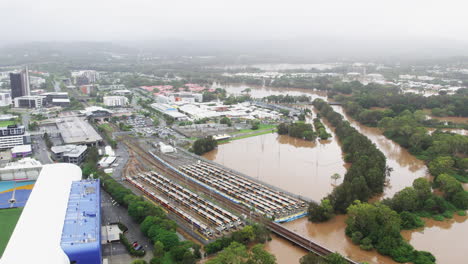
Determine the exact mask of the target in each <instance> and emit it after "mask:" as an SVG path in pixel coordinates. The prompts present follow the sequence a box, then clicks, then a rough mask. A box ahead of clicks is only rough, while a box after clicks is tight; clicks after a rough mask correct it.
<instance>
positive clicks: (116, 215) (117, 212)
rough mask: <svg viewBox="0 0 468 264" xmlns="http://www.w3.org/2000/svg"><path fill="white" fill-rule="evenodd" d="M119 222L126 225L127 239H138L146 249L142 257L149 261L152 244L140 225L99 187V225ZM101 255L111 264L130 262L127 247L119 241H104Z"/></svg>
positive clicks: (131, 240)
mask: <svg viewBox="0 0 468 264" xmlns="http://www.w3.org/2000/svg"><path fill="white" fill-rule="evenodd" d="M117 222H121V223H123V224H124V225H126V226H127V227H128V231H127V233H125V235H126V236H127V238H128V241H130V242H133V241H138V243H139V244H140V245H142V246H143V247H144V249H145V250H146V252H147V253H146V255H145V257H144V259H145V260H146V261H149V260H150V259H151V258H152V256H153V254H152V252H153V245H152V244H151V242H150V241H149V239H148V238H146V237H145V236H144V235H143V233H142V232H141V231H140V226H139V225H138V224H137V223H136V222H135V221H133V219H132V218H130V216H129V215H128V213H127V209H126V208H125V207H123V206H120V205H119V204H117V203H116V202H115V201H114V200H113V199H112V197H111V196H110V195H109V194H108V193H106V192H105V191H104V190H103V189H102V188H101V225H102V226H105V225H108V224H109V223H117ZM102 256H103V258H108V259H109V260H110V261H109V263H111V264H117V263H126V264H127V263H130V262H131V261H132V258H131V257H130V255H128V253H127V249H126V248H125V246H124V245H123V244H121V243H120V242H113V243H104V244H103V245H102Z"/></svg>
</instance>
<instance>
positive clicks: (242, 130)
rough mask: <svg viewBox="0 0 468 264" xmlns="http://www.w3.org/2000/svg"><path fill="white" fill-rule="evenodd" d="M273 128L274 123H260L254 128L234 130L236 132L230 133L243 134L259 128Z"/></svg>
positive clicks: (274, 126)
mask: <svg viewBox="0 0 468 264" xmlns="http://www.w3.org/2000/svg"><path fill="white" fill-rule="evenodd" d="M273 128H276V125H266V124H260V125H259V126H258V129H256V130H253V129H241V130H239V131H236V132H234V133H231V134H244V133H250V132H254V131H260V130H266V129H273Z"/></svg>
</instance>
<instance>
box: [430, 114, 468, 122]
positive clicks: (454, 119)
mask: <svg viewBox="0 0 468 264" xmlns="http://www.w3.org/2000/svg"><path fill="white" fill-rule="evenodd" d="M431 118H433V119H437V120H439V121H445V122H453V123H459V124H468V117H456V116H444V117H438V116H431Z"/></svg>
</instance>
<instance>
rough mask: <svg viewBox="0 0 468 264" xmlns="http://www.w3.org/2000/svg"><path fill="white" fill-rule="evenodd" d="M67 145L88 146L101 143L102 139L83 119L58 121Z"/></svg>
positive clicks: (69, 118) (72, 118)
mask: <svg viewBox="0 0 468 264" xmlns="http://www.w3.org/2000/svg"><path fill="white" fill-rule="evenodd" d="M57 127H58V129H59V130H60V134H61V135H62V138H63V141H64V143H65V144H88V143H95V142H97V141H101V140H102V137H101V136H100V135H99V134H98V133H97V132H96V130H94V128H93V127H92V126H91V125H90V124H89V123H88V122H87V121H86V120H85V119H84V118H81V117H77V116H74V117H66V118H61V119H60V120H57Z"/></svg>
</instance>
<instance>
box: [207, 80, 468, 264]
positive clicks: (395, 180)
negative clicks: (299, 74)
mask: <svg viewBox="0 0 468 264" xmlns="http://www.w3.org/2000/svg"><path fill="white" fill-rule="evenodd" d="M223 88H225V89H226V90H227V91H228V93H234V94H239V93H240V92H241V91H242V90H244V89H245V88H248V87H247V86H225V87H223ZM286 93H288V94H291V95H301V94H307V95H310V96H312V97H313V98H317V97H320V98H324V95H323V94H316V93H314V92H313V91H310V90H302V89H279V88H265V87H262V88H252V91H251V92H250V94H251V95H252V96H253V97H264V96H268V95H271V94H286ZM334 109H335V111H337V112H339V113H341V114H344V113H343V111H342V109H341V107H339V106H336V107H334ZM345 117H346V115H345ZM346 118H347V119H348V120H349V121H350V123H351V124H352V125H353V126H354V127H355V128H356V129H358V130H359V131H360V132H361V133H363V134H364V135H366V136H367V137H369V139H370V140H371V141H372V142H374V143H375V144H376V145H377V147H378V148H379V149H380V150H381V151H382V152H383V153H384V155H385V156H386V157H387V164H388V166H390V167H391V168H392V169H393V171H392V173H391V177H390V179H389V180H388V184H387V186H386V187H385V190H384V194H382V195H381V196H380V197H377V198H382V197H391V196H393V194H394V193H395V192H397V191H399V190H401V189H403V188H404V187H406V186H410V185H411V184H412V182H413V180H414V179H416V178H418V177H429V175H428V173H427V168H426V166H425V164H424V163H423V162H422V161H420V160H418V159H416V158H415V157H414V156H412V155H411V154H410V153H409V152H408V151H406V150H405V149H403V148H401V147H400V146H399V145H398V144H396V143H394V142H392V141H391V140H388V139H387V138H385V137H384V136H383V135H382V133H381V132H380V131H379V130H378V129H377V128H371V127H366V126H363V125H361V124H359V123H357V122H356V121H353V120H351V119H349V118H348V117H346ZM325 125H326V124H325ZM327 129H328V130H330V128H329V127H327ZM205 158H207V159H210V160H213V161H216V162H218V163H220V164H223V165H225V166H227V167H231V168H233V169H235V170H238V171H240V172H243V173H245V174H247V175H250V176H251V177H254V178H257V179H259V180H261V181H263V182H266V183H269V184H271V185H274V186H278V187H280V188H282V189H284V190H286V191H289V192H292V193H296V194H298V195H301V196H303V197H308V198H311V199H313V200H316V201H319V200H320V199H321V198H323V197H324V196H325V195H327V194H328V193H329V192H331V191H332V190H333V188H334V184H335V182H334V181H333V180H332V179H331V178H330V176H331V175H332V174H333V173H339V174H340V175H342V176H343V175H344V173H345V172H346V167H345V166H346V164H345V163H344V161H343V157H342V152H341V149H340V145H339V142H338V141H337V138H336V137H335V136H334V135H333V137H332V138H331V139H330V140H327V141H318V140H317V141H316V142H307V141H304V140H300V139H295V138H291V137H288V136H280V135H277V134H265V135H261V136H257V137H251V138H246V139H241V140H235V141H232V142H230V143H227V144H222V145H220V146H218V149H216V150H214V151H212V152H209V153H206V154H205ZM340 181H342V179H340V180H338V181H337V182H336V184H339V183H340ZM345 218H346V216H337V217H335V218H334V219H333V220H331V221H329V222H326V223H321V224H314V223H311V222H308V221H307V219H306V218H302V219H299V220H296V221H293V222H290V223H285V224H284V225H285V226H286V227H288V228H289V229H291V230H294V231H296V232H298V233H300V234H301V235H303V236H306V237H309V238H311V239H312V240H314V241H316V242H318V243H319V244H321V245H323V246H325V247H327V248H329V249H330V250H332V251H337V252H339V253H341V254H343V255H346V256H348V257H350V258H351V259H353V260H356V261H367V262H369V263H382V264H394V263H396V262H394V261H393V260H391V259H389V258H387V257H383V256H381V255H379V254H378V253H376V252H375V251H370V252H368V251H363V250H360V249H359V247H358V246H355V245H353V244H352V243H351V242H350V240H349V239H348V238H347V237H346V236H345V233H344V229H345V222H344V221H345ZM465 220H466V217H455V218H454V219H453V220H450V221H446V222H435V221H432V220H430V221H429V222H428V227H426V228H425V229H423V230H422V231H421V230H417V231H405V232H404V233H403V235H404V237H405V238H406V239H408V240H409V241H410V243H411V244H412V245H413V246H414V247H415V248H417V249H420V250H429V251H430V252H432V253H433V254H434V255H435V256H436V258H437V259H438V263H464V261H465V259H463V258H462V256H461V255H462V254H461V252H463V251H462V250H460V251H459V253H460V254H458V253H455V252H452V251H453V250H452V249H451V248H449V247H445V246H440V245H439V246H438V243H434V241H444V242H447V241H453V240H454V239H455V240H458V241H457V244H458V245H459V246H460V247H463V246H464V247H465V248H466V244H467V243H468V240H467V237H468V236H467V235H468V234H467V233H468V226H467V223H468V221H465ZM443 229H445V230H443ZM441 230H442V231H441ZM266 248H267V249H268V250H269V251H270V252H272V253H273V254H275V255H276V257H277V259H278V263H284V264H289V263H298V259H299V258H300V257H301V256H302V255H305V254H306V253H307V252H306V251H304V250H302V249H300V248H298V247H296V246H294V245H291V243H289V242H287V241H285V240H284V239H281V238H278V237H274V239H273V240H272V241H271V242H268V243H267V244H266Z"/></svg>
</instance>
